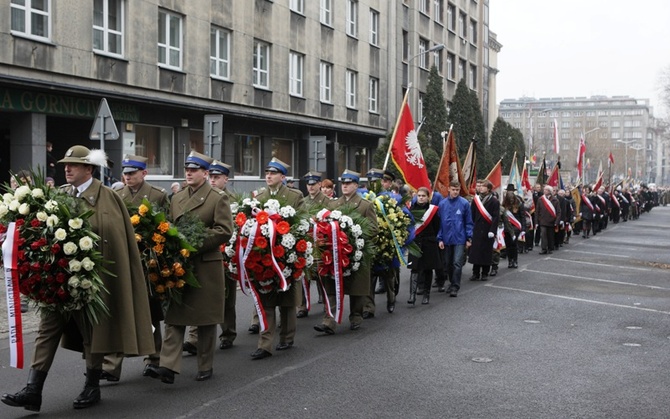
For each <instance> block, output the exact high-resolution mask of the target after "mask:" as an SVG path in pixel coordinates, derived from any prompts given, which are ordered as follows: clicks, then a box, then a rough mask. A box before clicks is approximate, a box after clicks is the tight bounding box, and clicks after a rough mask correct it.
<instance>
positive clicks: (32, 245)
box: [30, 242, 40, 250]
mask: <svg viewBox="0 0 670 419" xmlns="http://www.w3.org/2000/svg"><path fill="white" fill-rule="evenodd" d="M30 248H31V249H32V250H37V249H39V248H40V242H32V243H30Z"/></svg>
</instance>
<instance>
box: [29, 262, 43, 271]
mask: <svg viewBox="0 0 670 419" xmlns="http://www.w3.org/2000/svg"><path fill="white" fill-rule="evenodd" d="M30 269H31V270H33V271H35V272H39V271H41V270H42V265H40V263H39V262H33V263H31V264H30Z"/></svg>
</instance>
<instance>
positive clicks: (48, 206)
mask: <svg viewBox="0 0 670 419" xmlns="http://www.w3.org/2000/svg"><path fill="white" fill-rule="evenodd" d="M57 208H58V202H56V201H54V200H53V199H51V200H49V201H47V202H46V204H44V209H45V210H47V211H49V212H54V211H55V210H56V209H57Z"/></svg>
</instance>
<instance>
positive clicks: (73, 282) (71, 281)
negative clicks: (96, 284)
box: [67, 275, 79, 288]
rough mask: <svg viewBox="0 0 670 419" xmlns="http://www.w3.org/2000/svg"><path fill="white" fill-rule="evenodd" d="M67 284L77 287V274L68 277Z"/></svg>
mask: <svg viewBox="0 0 670 419" xmlns="http://www.w3.org/2000/svg"><path fill="white" fill-rule="evenodd" d="M67 284H68V285H69V286H70V287H72V288H77V287H78V286H79V277H78V276H77V275H72V276H71V277H70V279H68V280H67Z"/></svg>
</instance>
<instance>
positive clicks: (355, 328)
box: [349, 323, 361, 330]
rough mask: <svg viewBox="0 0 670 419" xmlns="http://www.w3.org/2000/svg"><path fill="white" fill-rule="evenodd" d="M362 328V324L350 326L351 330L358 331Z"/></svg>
mask: <svg viewBox="0 0 670 419" xmlns="http://www.w3.org/2000/svg"><path fill="white" fill-rule="evenodd" d="M360 328H361V324H360V323H351V324H350V325H349V330H358V329H360Z"/></svg>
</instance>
